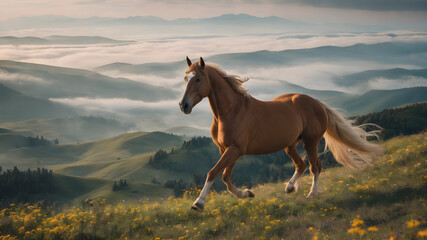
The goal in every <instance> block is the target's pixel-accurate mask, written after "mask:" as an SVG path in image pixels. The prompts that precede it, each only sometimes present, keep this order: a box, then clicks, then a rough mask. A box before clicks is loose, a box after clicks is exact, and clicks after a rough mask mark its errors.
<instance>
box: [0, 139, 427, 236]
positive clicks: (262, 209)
mask: <svg viewBox="0 0 427 240" xmlns="http://www.w3.org/2000/svg"><path fill="white" fill-rule="evenodd" d="M426 140H427V134H425V133H422V134H418V135H413V136H409V137H398V138H394V139H391V140H389V141H387V142H385V143H383V146H384V148H385V156H384V157H383V158H382V159H380V160H378V161H377V162H376V163H375V164H374V165H373V166H370V167H368V168H366V169H365V170H364V171H358V172H355V171H351V170H348V169H345V168H344V167H336V168H331V169H327V170H325V171H324V172H323V173H322V174H321V175H320V193H319V195H318V196H317V197H316V198H314V199H307V198H306V197H305V196H306V195H307V194H308V191H309V188H310V185H311V177H310V176H309V174H308V173H307V174H306V176H305V177H304V178H302V179H301V180H300V183H299V192H297V193H293V194H289V195H288V194H285V191H284V189H285V187H284V183H283V182H279V183H269V184H265V185H260V186H257V187H255V188H253V192H254V193H255V198H251V199H237V198H234V197H233V196H231V195H230V194H229V193H227V192H223V193H211V194H210V195H209V197H208V200H207V202H206V204H205V210H204V211H203V212H195V211H192V210H190V207H191V204H192V203H193V201H194V200H195V198H196V197H197V195H198V193H199V191H200V190H199V189H192V190H190V191H187V192H185V194H184V196H183V197H182V198H175V197H170V198H168V199H164V200H162V201H157V202H150V201H126V202H123V201H122V202H109V201H108V200H105V199H97V200H94V201H93V206H90V205H89V204H81V205H79V206H68V207H54V206H44V205H43V204H42V203H39V204H17V205H15V204H11V205H10V206H7V207H5V208H3V209H0V239H2V240H4V239H212V238H216V239H283V238H284V239H426V238H427V219H426V217H427V206H426V196H427V153H426V151H427V141H426Z"/></svg>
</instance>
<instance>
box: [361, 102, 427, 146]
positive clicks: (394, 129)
mask: <svg viewBox="0 0 427 240" xmlns="http://www.w3.org/2000/svg"><path fill="white" fill-rule="evenodd" d="M364 123H375V124H377V125H379V126H381V127H382V128H383V131H382V138H383V139H384V140H387V139H390V138H392V137H396V136H399V135H411V134H415V133H419V132H421V131H424V130H425V129H426V128H427V103H416V104H411V105H408V106H405V107H399V108H389V109H385V110H383V111H381V112H376V113H369V114H367V115H364V116H358V117H357V118H356V121H355V124H356V125H361V124H364Z"/></svg>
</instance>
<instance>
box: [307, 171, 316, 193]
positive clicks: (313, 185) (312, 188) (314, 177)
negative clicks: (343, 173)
mask: <svg viewBox="0 0 427 240" xmlns="http://www.w3.org/2000/svg"><path fill="white" fill-rule="evenodd" d="M318 181H319V174H318V173H316V174H313V182H312V184H311V190H310V193H309V194H308V196H307V197H314V196H316V195H317V185H318Z"/></svg>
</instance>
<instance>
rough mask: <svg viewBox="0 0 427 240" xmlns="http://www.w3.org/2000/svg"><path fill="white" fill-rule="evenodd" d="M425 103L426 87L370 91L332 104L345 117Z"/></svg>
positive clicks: (426, 99)
mask: <svg viewBox="0 0 427 240" xmlns="http://www.w3.org/2000/svg"><path fill="white" fill-rule="evenodd" d="M425 101H427V87H413V88H402V89H396V90H372V91H369V92H367V93H365V94H363V95H360V96H355V97H352V98H350V99H347V100H344V101H342V102H336V103H335V104H332V103H331V105H332V106H334V107H338V108H340V109H344V110H345V111H346V112H345V113H346V115H347V116H351V115H360V114H368V113H371V112H378V111H382V110H383V109H386V108H391V107H397V106H399V105H404V104H408V103H417V102H425Z"/></svg>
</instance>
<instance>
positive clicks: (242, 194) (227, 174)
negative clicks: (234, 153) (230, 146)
mask: <svg viewBox="0 0 427 240" xmlns="http://www.w3.org/2000/svg"><path fill="white" fill-rule="evenodd" d="M235 163H236V162H233V163H231V164H230V165H229V166H227V167H226V168H225V170H224V172H223V174H222V181H223V182H224V183H225V185H227V190H228V191H229V192H230V193H231V194H233V195H234V196H236V197H238V198H247V197H255V195H254V194H253V193H252V192H251V191H250V190H249V189H245V190H241V189H239V188H237V187H236V186H234V184H233V183H232V182H231V172H232V171H233V168H234V164H235Z"/></svg>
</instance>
